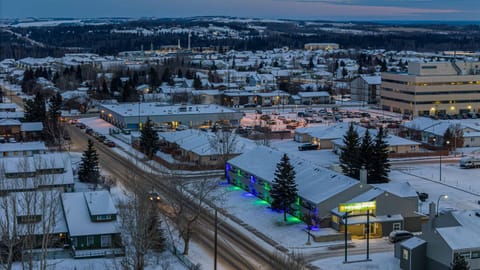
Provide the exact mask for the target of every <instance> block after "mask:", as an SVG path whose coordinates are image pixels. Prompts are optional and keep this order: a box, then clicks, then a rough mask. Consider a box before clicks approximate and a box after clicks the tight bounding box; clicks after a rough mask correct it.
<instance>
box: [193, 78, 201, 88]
mask: <svg viewBox="0 0 480 270" xmlns="http://www.w3.org/2000/svg"><path fill="white" fill-rule="evenodd" d="M193 88H195V89H196V90H199V89H202V81H201V80H200V78H199V77H198V76H195V79H193Z"/></svg>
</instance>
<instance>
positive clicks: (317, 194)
mask: <svg viewBox="0 0 480 270" xmlns="http://www.w3.org/2000/svg"><path fill="white" fill-rule="evenodd" d="M283 154H284V153H283V152H280V151H278V150H274V149H272V148H268V147H265V146H258V147H257V148H255V149H253V150H251V151H248V152H246V153H244V154H241V155H240V156H238V157H235V158H233V159H230V160H229V161H228V163H230V164H231V165H233V166H235V167H238V168H240V169H241V170H242V171H246V172H248V173H250V174H253V175H255V176H256V177H258V178H261V179H264V180H265V181H268V182H273V180H274V178H275V176H274V173H275V170H276V166H277V164H278V163H279V162H280V159H281V157H282V156H283ZM289 158H290V163H291V164H292V166H293V167H294V169H295V172H296V176H295V180H296V182H297V185H298V194H299V196H301V197H302V198H304V199H306V200H308V201H310V202H313V203H316V204H319V203H321V202H323V201H325V200H327V199H329V198H331V197H334V196H336V195H337V194H338V193H340V192H342V191H345V190H346V189H349V188H351V187H353V186H355V185H356V184H358V181H357V180H355V179H353V178H350V177H348V176H345V175H343V174H340V173H337V172H334V171H331V170H328V169H325V168H323V167H320V166H318V165H316V164H313V163H311V162H310V161H308V160H304V159H302V158H299V157H295V156H289Z"/></svg>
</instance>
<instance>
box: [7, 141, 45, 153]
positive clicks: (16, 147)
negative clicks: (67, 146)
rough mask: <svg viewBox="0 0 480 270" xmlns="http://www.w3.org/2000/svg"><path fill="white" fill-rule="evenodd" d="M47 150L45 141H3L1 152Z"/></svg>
mask: <svg viewBox="0 0 480 270" xmlns="http://www.w3.org/2000/svg"><path fill="white" fill-rule="evenodd" d="M35 150H39V151H46V150H47V147H46V146H45V143H44V142H19V143H3V144H0V152H13V151H35Z"/></svg>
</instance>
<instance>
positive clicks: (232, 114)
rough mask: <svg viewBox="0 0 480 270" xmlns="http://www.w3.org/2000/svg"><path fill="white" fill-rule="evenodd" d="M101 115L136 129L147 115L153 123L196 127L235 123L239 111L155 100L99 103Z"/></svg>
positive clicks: (157, 125) (128, 127)
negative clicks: (162, 102)
mask: <svg viewBox="0 0 480 270" xmlns="http://www.w3.org/2000/svg"><path fill="white" fill-rule="evenodd" d="M99 109H100V117H101V118H102V119H104V120H106V121H108V122H110V123H112V124H113V125H115V126H117V127H119V128H127V129H134V130H137V129H138V128H139V126H141V125H142V124H145V123H146V122H147V119H148V118H149V119H150V120H151V121H152V122H153V125H154V126H155V127H162V126H165V125H168V126H169V127H171V128H176V127H177V126H178V125H180V124H182V125H186V126H189V127H199V126H202V125H212V124H214V123H216V122H222V123H223V124H230V125H232V126H237V125H239V123H240V119H241V118H242V117H243V113H242V112H238V111H236V110H233V109H229V108H226V107H222V106H219V105H213V104H211V105H172V106H168V105H167V106H166V105H162V104H160V103H155V102H148V103H143V102H140V103H139V102H135V103H121V104H101V105H99Z"/></svg>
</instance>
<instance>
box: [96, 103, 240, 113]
mask: <svg viewBox="0 0 480 270" xmlns="http://www.w3.org/2000/svg"><path fill="white" fill-rule="evenodd" d="M100 107H103V108H105V109H107V110H110V111H113V112H115V113H117V114H119V115H122V116H138V115H139V114H140V116H145V117H147V116H157V115H171V114H177V115H178V114H180V115H182V114H185V115H189V114H210V113H235V112H236V111H235V110H232V109H229V108H227V107H222V106H219V105H173V106H165V105H163V104H160V103H155V102H148V103H143V102H140V103H138V102H135V103H122V104H101V105H100ZM180 108H185V110H180Z"/></svg>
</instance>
